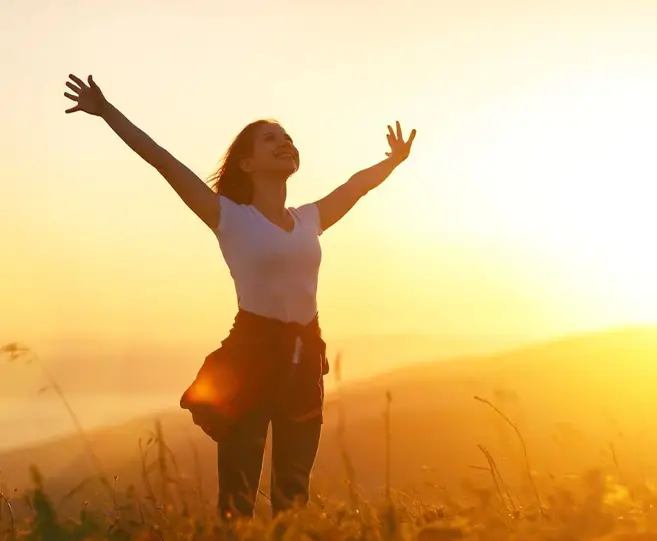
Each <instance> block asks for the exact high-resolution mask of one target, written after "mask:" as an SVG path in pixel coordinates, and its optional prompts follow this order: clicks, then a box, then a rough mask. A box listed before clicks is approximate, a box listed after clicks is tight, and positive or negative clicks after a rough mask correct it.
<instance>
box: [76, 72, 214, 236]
mask: <svg viewBox="0 0 657 541" xmlns="http://www.w3.org/2000/svg"><path fill="white" fill-rule="evenodd" d="M69 77H70V79H71V80H70V81H67V83H66V86H68V88H70V89H71V90H72V91H73V92H74V93H75V94H70V93H68V92H65V93H64V95H65V96H66V97H67V98H69V99H71V100H73V101H74V102H76V105H75V106H73V107H71V108H70V109H67V110H66V112H67V113H74V112H76V111H84V112H85V113H88V114H90V115H95V116H98V117H100V118H102V119H103V120H104V121H105V122H106V123H107V125H108V126H109V127H110V128H112V130H114V132H115V133H116V134H117V135H118V136H119V137H120V138H121V139H122V140H123V142H124V143H125V144H126V145H128V146H129V147H130V148H131V149H132V150H134V151H135V152H136V153H137V154H138V155H139V156H141V158H143V159H144V160H145V161H146V162H147V163H149V164H150V165H152V166H153V167H154V168H155V169H157V171H158V172H159V173H160V174H161V175H162V176H163V177H164V178H165V179H166V181H167V182H168V183H169V185H170V186H171V187H172V188H173V189H174V191H175V192H176V193H177V194H178V195H179V196H180V198H181V199H182V200H183V201H184V202H185V204H186V205H187V206H188V207H189V208H190V209H191V210H192V211H193V212H194V213H195V214H196V215H197V216H198V217H199V218H200V219H201V220H202V221H203V222H204V223H205V224H206V225H207V226H208V227H210V228H211V229H215V228H216V227H217V225H218V224H219V201H218V199H217V194H216V193H215V192H213V191H212V189H211V188H210V187H209V186H208V185H207V184H205V182H203V181H202V180H201V179H200V178H199V177H198V176H197V175H195V174H194V173H193V172H192V171H191V170H190V169H189V168H187V167H186V166H185V165H183V164H182V163H180V162H179V161H178V160H177V159H176V158H174V157H173V156H172V155H171V154H170V153H169V152H167V151H166V150H165V149H164V148H162V147H161V146H159V145H158V144H157V143H156V142H155V141H153V139H151V138H150V137H149V136H148V135H146V134H145V133H144V132H143V131H142V130H140V129H139V128H138V127H137V126H135V125H134V124H133V123H132V122H130V120H128V119H127V118H126V117H125V115H124V114H123V113H121V111H119V110H118V109H117V108H116V107H114V106H113V105H112V104H111V103H109V102H108V101H107V99H106V98H105V96H104V95H103V93H102V92H101V90H100V88H99V87H98V85H97V84H96V83H95V81H94V80H93V77H92V76H91V75H90V76H89V78H88V84H85V83H84V81H82V80H81V79H80V78H79V77H76V76H75V75H69Z"/></svg>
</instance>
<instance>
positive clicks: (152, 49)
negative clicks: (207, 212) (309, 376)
mask: <svg viewBox="0 0 657 541" xmlns="http://www.w3.org/2000/svg"><path fill="white" fill-rule="evenodd" d="M656 25H657V3H656V2H654V1H653V0H645V1H631V0H617V1H604V0H596V1H593V0H591V1H586V0H565V1H561V0H543V1H540V0H459V1H458V2H455V1H451V0H445V1H442V0H441V1H439V0H414V1H406V2H400V1H396V0H395V1H388V0H385V1H384V0H379V1H376V2H374V1H373V0H349V1H343V0H340V1H333V2H319V1H317V2H311V1H307V0H296V1H293V0H279V1H278V2H264V1H246V0H245V1H241V2H236V1H235V2H233V1H231V2H228V1H223V0H221V1H217V0H207V1H201V0H188V1H185V2H183V1H182V0H178V1H173V0H157V1H155V0H150V1H147V0H130V1H127V0H112V1H109V0H107V1H93V2H89V1H82V0H59V1H58V2H51V1H49V0H39V1H31V2H26V1H24V0H8V1H3V2H2V3H1V4H0V50H2V51H4V53H3V54H2V55H0V69H1V70H2V73H3V75H4V76H3V77H2V81H3V88H2V103H3V105H2V108H1V111H2V112H0V126H1V128H0V148H1V149H2V160H0V245H1V246H2V253H3V257H2V265H0V304H1V306H2V308H3V310H2V315H1V316H0V342H5V341H9V340H15V339H18V340H24V341H27V342H30V343H35V342H38V341H40V340H46V339H51V338H62V337H65V338H81V337H84V338H87V339H102V340H108V341H115V342H118V343H122V342H129V341H130V340H135V339H140V340H146V341H149V340H151V341H159V342H162V343H164V342H166V341H182V340H184V341H188V340H191V341H195V340H204V341H209V342H212V341H215V342H216V341H217V340H218V339H219V338H220V337H223V335H224V334H225V332H226V331H227V330H228V326H229V324H230V321H231V320H232V317H233V314H234V311H235V295H234V292H233V286H232V283H231V281H230V277H229V274H228V271H227V269H226V268H225V266H224V264H223V261H222V260H221V256H220V252H219V249H218V245H217V242H216V240H215V238H214V237H213V236H212V234H211V233H210V232H209V231H207V230H206V229H205V226H203V224H202V223H201V222H200V220H198V219H197V218H196V217H195V216H194V215H193V214H192V213H191V211H189V210H188V209H187V208H186V207H185V206H184V204H183V203H182V202H181V201H180V200H178V198H177V196H176V195H175V194H174V192H173V191H172V190H171V189H170V188H169V187H168V186H167V185H166V182H165V181H164V180H163V179H161V178H160V177H159V176H158V175H157V173H155V171H153V170H151V169H150V168H149V167H148V166H147V165H145V164H144V163H142V162H141V161H140V159H139V158H137V157H136V155H134V154H133V153H132V152H131V151H130V150H129V149H128V148H127V147H125V146H124V145H123V144H122V143H121V142H120V141H119V140H118V139H117V138H116V136H114V135H113V134H112V133H111V131H110V130H109V129H108V128H107V127H106V126H105V125H104V124H103V123H102V122H101V121H99V120H98V119H96V118H91V117H88V116H85V115H83V114H82V113H78V114H75V115H72V116H67V115H65V114H64V112H63V111H64V109H65V108H66V107H68V103H67V100H66V99H65V98H64V97H63V92H64V90H65V87H64V82H65V81H66V78H67V75H68V73H70V72H73V73H76V74H78V75H80V76H83V77H86V75H87V74H88V73H93V75H94V78H95V80H96V81H97V83H98V84H99V85H100V86H101V88H102V89H103V90H104V92H105V94H106V96H107V97H108V98H109V99H110V100H111V101H112V102H113V103H114V104H115V105H116V106H117V107H119V108H120V109H121V110H122V111H123V112H124V113H125V114H126V115H127V116H128V117H129V118H131V119H132V120H133V121H134V122H135V123H137V124H138V125H139V126H140V127H142V128H143V129H144V130H145V131H146V132H148V133H149V134H150V135H151V136H153V137H154V138H155V139H156V140H157V141H158V142H159V143H160V144H162V145H163V146H165V147H166V148H167V149H168V150H170V151H171V152H172V153H174V154H175V155H176V156H177V157H178V158H180V159H181V160H182V161H184V162H185V163H186V164H187V165H188V166H190V167H191V168H192V169H193V170H195V171H196V172H197V173H198V174H200V175H202V176H203V177H206V176H207V175H208V174H209V173H210V172H211V171H212V169H213V168H214V167H215V165H216V164H217V162H218V160H219V158H220V156H221V155H222V153H223V152H224V150H225V148H226V147H227V145H228V144H229V142H230V140H231V139H232V137H233V136H234V135H235V134H236V133H237V132H238V131H239V129H240V128H241V127H242V126H243V125H244V124H246V123H247V122H249V121H251V120H253V119H256V118H259V117H274V118H277V119H278V120H280V121H281V123H282V124H283V125H284V126H285V128H286V129H287V130H288V131H289V132H290V134H291V135H292V136H293V137H294V139H295V142H296V143H297V145H298V146H299V149H300V152H301V158H302V160H301V161H302V167H301V171H300V172H299V173H298V175H296V176H295V177H293V179H292V180H291V182H290V189H289V194H290V196H289V201H290V204H293V205H294V204H301V203H304V202H307V201H310V200H313V199H316V198H319V197H321V196H323V195H325V194H326V193H327V192H328V191H330V190H331V189H332V188H334V187H335V186H336V185H337V184H339V183H341V182H343V181H345V180H346V179H347V178H348V177H349V176H350V175H351V174H353V173H354V172H356V171H357V170H359V169H361V168H364V167H367V166H369V165H371V164H372V163H374V162H376V161H378V160H379V159H381V158H383V157H384V152H385V151H386V150H387V148H386V139H385V133H386V124H387V123H392V122H394V121H395V120H397V119H399V120H400V121H402V125H403V126H404V127H405V128H406V129H407V130H409V129H410V128H413V127H414V128H416V129H417V130H418V136H417V139H416V142H415V145H414V151H413V154H412V155H411V158H410V159H409V161H408V162H407V163H405V164H404V165H403V166H402V167H401V168H400V169H399V170H398V171H397V172H395V173H394V175H393V176H392V177H391V178H390V179H389V180H388V181H387V182H386V183H385V184H384V185H383V186H382V187H380V188H379V189H377V190H376V191H375V192H373V193H371V194H370V195H369V196H367V197H366V199H365V200H363V201H362V202H361V203H359V204H358V206H357V207H356V208H355V209H354V210H353V211H352V213H351V214H350V215H349V216H348V217H347V218H345V219H344V221H343V222H342V223H340V224H338V225H336V226H335V227H334V228H333V229H332V230H330V231H329V232H327V233H326V235H325V236H324V237H323V238H322V239H323V248H324V264H323V268H322V272H321V282H320V293H319V296H320V298H319V302H320V313H321V317H322V320H323V326H324V328H325V330H326V332H327V335H328V336H329V337H331V336H345V335H358V334H362V333H378V332H400V333H406V332H420V333H436V334H446V335H449V334H450V333H451V334H459V335H472V336H474V337H476V336H480V335H491V334H496V335H504V336H513V337H518V338H519V339H525V338H527V337H532V338H533V337H546V336H550V335H554V334H561V333H567V332H573V331H577V330H581V329H588V328H594V327H600V326H608V325H617V324H618V325H621V324H630V323H634V322H646V321H654V320H657V278H656V277H657V273H656V272H655V271H657V259H656V256H655V253H656V252H655V248H654V246H655V241H654V231H655V228H656V226H657V214H656V213H654V212H653V208H654V207H655V203H654V195H653V194H654V193H655V190H654V189H653V186H654V185H655V182H656V181H657V175H656V174H655V173H657V153H655V150H654V146H655V143H656V142H657V105H656V103H657V33H655V32H654V29H655V27H656Z"/></svg>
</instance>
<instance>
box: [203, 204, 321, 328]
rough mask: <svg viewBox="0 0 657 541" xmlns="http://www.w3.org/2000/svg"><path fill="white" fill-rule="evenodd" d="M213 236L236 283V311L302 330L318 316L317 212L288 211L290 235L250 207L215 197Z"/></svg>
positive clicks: (312, 207) (311, 207) (309, 208)
mask: <svg viewBox="0 0 657 541" xmlns="http://www.w3.org/2000/svg"><path fill="white" fill-rule="evenodd" d="M219 204H220V205H221V212H220V219H219V226H218V227H217V229H216V230H215V232H214V233H215V235H216V236H217V239H218V240H219V247H220V249H221V252H222V254H223V256H224V259H225V261H226V264H227V265H228V268H229V270H230V274H231V276H232V277H233V281H234V283H235V291H236V293H237V304H238V306H239V307H240V308H241V309H243V310H246V311H249V312H252V313H254V314H257V315H260V316H264V317H269V318H273V319H278V320H281V321H285V322H296V323H301V324H302V325H305V324H306V323H309V322H310V321H312V319H313V318H314V317H315V315H316V314H317V280H318V277H319V265H320V263H321V259H322V251H321V247H320V243H319V236H320V235H321V234H322V230H321V226H320V222H319V209H318V208H317V205H315V204H314V203H311V204H307V205H303V206H301V207H298V208H289V209H288V210H289V211H290V214H291V215H292V217H293V218H294V229H293V230H292V231H290V232H288V231H285V230H284V229H282V228H280V227H278V226H277V225H274V224H273V223H272V222H270V221H269V220H268V219H267V218H265V217H264V216H263V215H262V214H261V213H260V211H258V210H257V209H256V208H255V207H254V206H252V205H238V204H237V203H234V202H233V201H231V200H230V199H228V198H227V197H224V196H221V195H220V196H219Z"/></svg>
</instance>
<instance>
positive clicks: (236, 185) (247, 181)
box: [209, 120, 276, 205]
mask: <svg viewBox="0 0 657 541" xmlns="http://www.w3.org/2000/svg"><path fill="white" fill-rule="evenodd" d="M264 124H276V121H275V120H256V121H255V122H251V123H250V124H248V125H247V126H245V127H244V128H243V129H242V131H241V132H240V133H239V134H237V137H235V139H234V140H233V142H232V143H231V145H230V146H229V147H228V150H227V151H226V154H225V156H224V158H223V160H222V161H221V165H220V166H219V169H217V171H216V172H215V173H214V174H212V176H211V177H210V178H209V182H210V183H211V184H210V185H211V187H212V189H213V190H214V191H215V192H217V193H218V194H220V195H223V196H224V197H227V198H228V199H230V200H232V201H233V202H235V203H237V204H238V205H250V204H251V202H252V200H253V181H252V180H251V177H250V176H249V175H248V174H247V173H246V172H244V170H243V169H242V168H241V167H240V162H241V161H242V160H243V159H244V158H248V157H249V156H250V155H251V153H252V152H253V142H254V139H255V134H256V131H257V129H258V128H259V127H260V126H262V125H264Z"/></svg>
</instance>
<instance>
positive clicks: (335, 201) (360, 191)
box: [316, 122, 416, 231]
mask: <svg viewBox="0 0 657 541" xmlns="http://www.w3.org/2000/svg"><path fill="white" fill-rule="evenodd" d="M396 128H397V130H396V133H395V132H394V131H393V129H392V127H391V126H388V135H387V137H388V144H389V145H390V152H386V156H387V158H386V159H385V160H383V161H381V162H379V163H377V164H376V165H373V166H372V167H368V168H367V169H363V170H362V171H359V172H358V173H356V174H355V175H353V176H352V177H351V178H350V179H349V180H347V182H345V183H344V184H342V185H341V186H338V187H337V188H336V189H335V190H333V191H332V192H331V193H330V194H328V195H327V196H326V197H324V198H323V199H320V200H319V201H317V202H316V204H317V207H318V209H319V220H320V225H321V228H322V231H326V230H327V229H328V228H329V227H331V226H332V225H333V224H335V223H336V222H337V221H339V220H340V219H341V218H342V217H343V216H344V215H345V214H347V212H349V211H350V210H351V209H352V208H353V206H354V205H355V204H356V203H357V202H358V200H359V199H360V198H361V197H363V196H364V195H365V194H366V193H368V192H369V191H370V190H372V189H373V188H376V187H377V186H378V185H379V184H381V183H382V182H383V181H384V180H385V179H387V178H388V177H389V176H390V174H391V173H392V172H393V171H394V170H395V168H396V167H397V166H398V165H399V164H400V163H402V162H403V161H404V160H406V158H408V155H409V153H410V152H411V146H412V145H413V140H414V139H415V134H416V131H415V130H412V131H411V134H410V136H409V137H408V141H404V139H403V137H402V130H401V126H400V125H399V122H397V125H396Z"/></svg>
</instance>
